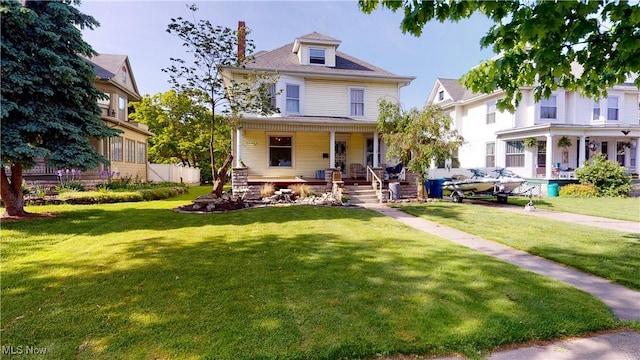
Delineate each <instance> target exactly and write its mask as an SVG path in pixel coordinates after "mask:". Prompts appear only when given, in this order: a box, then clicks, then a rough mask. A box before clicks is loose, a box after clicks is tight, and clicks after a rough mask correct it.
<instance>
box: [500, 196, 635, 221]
mask: <svg viewBox="0 0 640 360" xmlns="http://www.w3.org/2000/svg"><path fill="white" fill-rule="evenodd" d="M528 202H529V199H528V198H523V197H510V198H509V203H510V204H516V205H518V206H525V205H526V204H527V203H528ZM533 203H534V206H535V207H536V208H540V209H546V210H554V211H564V212H570V213H574V214H583V215H592V216H601V217H605V218H610V219H618V220H627V221H638V222H640V197H630V198H584V199H583V198H568V197H544V198H541V199H538V198H535V197H534V198H533Z"/></svg>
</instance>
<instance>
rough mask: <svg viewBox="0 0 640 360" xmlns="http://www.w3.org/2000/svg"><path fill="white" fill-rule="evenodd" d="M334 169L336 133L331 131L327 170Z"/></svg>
mask: <svg viewBox="0 0 640 360" xmlns="http://www.w3.org/2000/svg"><path fill="white" fill-rule="evenodd" d="M335 167H336V132H335V131H333V130H331V133H329V168H330V169H333V168H335Z"/></svg>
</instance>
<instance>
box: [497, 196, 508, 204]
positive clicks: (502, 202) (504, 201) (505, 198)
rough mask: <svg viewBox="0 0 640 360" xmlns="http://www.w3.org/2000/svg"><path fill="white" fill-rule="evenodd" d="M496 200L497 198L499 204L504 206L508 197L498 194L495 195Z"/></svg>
mask: <svg viewBox="0 0 640 360" xmlns="http://www.w3.org/2000/svg"><path fill="white" fill-rule="evenodd" d="M496 198H497V200H498V203H499V204H506V203H507V199H508V198H509V195H507V194H498V195H496Z"/></svg>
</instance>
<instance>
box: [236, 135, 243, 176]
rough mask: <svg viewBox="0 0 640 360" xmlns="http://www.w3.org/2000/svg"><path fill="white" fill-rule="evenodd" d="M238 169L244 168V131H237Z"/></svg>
mask: <svg viewBox="0 0 640 360" xmlns="http://www.w3.org/2000/svg"><path fill="white" fill-rule="evenodd" d="M236 167H237V168H241V167H243V166H242V129H241V128H237V129H236Z"/></svg>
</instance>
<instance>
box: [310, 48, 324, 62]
mask: <svg viewBox="0 0 640 360" xmlns="http://www.w3.org/2000/svg"><path fill="white" fill-rule="evenodd" d="M325 59H326V57H325V50H324V49H309V64H317V65H324V64H325V61H326V60H325Z"/></svg>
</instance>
